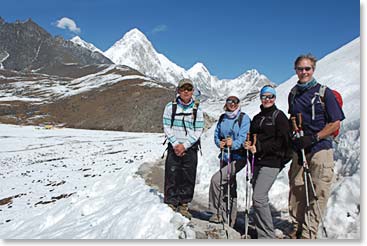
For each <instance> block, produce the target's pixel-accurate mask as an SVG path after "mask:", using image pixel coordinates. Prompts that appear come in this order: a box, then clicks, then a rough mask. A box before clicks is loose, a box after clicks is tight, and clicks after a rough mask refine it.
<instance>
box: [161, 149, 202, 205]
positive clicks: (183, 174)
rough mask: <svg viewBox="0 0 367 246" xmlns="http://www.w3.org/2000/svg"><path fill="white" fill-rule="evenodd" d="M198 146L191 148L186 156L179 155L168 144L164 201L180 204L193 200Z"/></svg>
mask: <svg viewBox="0 0 367 246" xmlns="http://www.w3.org/2000/svg"><path fill="white" fill-rule="evenodd" d="M197 163H198V155H197V148H189V149H188V150H186V154H185V155H184V156H181V157H179V156H177V155H176V154H175V152H174V150H173V148H172V145H171V144H169V145H168V152H167V158H166V163H165V175H164V176H165V177H164V203H167V204H172V205H174V206H179V205H182V204H185V203H189V202H191V201H192V198H193V196H194V189H195V180H196V168H197Z"/></svg>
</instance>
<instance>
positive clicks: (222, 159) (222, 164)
mask: <svg viewBox="0 0 367 246" xmlns="http://www.w3.org/2000/svg"><path fill="white" fill-rule="evenodd" d="M221 153H222V156H221V159H220V166H219V173H220V191H219V199H218V206H217V215H218V216H219V214H220V213H219V210H220V204H221V196H222V195H223V179H222V167H223V166H224V148H221ZM222 224H223V228H224V223H223V221H222Z"/></svg>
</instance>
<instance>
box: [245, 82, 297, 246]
mask: <svg viewBox="0 0 367 246" xmlns="http://www.w3.org/2000/svg"><path fill="white" fill-rule="evenodd" d="M260 99H261V106H260V108H261V112H260V113H258V114H257V115H255V116H254V118H253V120H252V121H251V126H250V132H251V134H256V136H257V141H256V143H255V145H251V142H250V141H247V142H245V149H248V150H249V151H251V153H252V154H254V155H255V162H254V163H255V164H254V176H253V190H254V193H253V196H252V201H253V208H254V211H255V226H256V231H257V235H258V238H259V239H260V238H262V239H265V238H267V239H270V238H275V233H274V225H273V219H272V216H271V212H270V205H269V195H268V193H269V190H270V188H271V187H272V185H273V184H274V181H275V179H276V178H277V175H278V173H279V172H280V171H281V169H282V168H283V167H284V164H285V163H284V154H285V150H286V148H288V147H287V146H289V140H288V139H289V135H288V134H289V131H290V130H289V124H288V119H287V116H286V115H285V114H284V113H283V112H282V111H281V110H279V109H277V107H276V106H275V100H276V92H275V89H274V88H273V87H271V86H269V85H267V86H264V87H263V88H262V89H261V91H260Z"/></svg>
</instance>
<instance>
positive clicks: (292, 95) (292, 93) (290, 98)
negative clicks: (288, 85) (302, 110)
mask: <svg viewBox="0 0 367 246" xmlns="http://www.w3.org/2000/svg"><path fill="white" fill-rule="evenodd" d="M297 90H298V89H297V85H295V86H293V88H292V89H291V91H290V92H289V95H288V104H289V113H290V114H293V105H294V98H295V97H296V95H297Z"/></svg>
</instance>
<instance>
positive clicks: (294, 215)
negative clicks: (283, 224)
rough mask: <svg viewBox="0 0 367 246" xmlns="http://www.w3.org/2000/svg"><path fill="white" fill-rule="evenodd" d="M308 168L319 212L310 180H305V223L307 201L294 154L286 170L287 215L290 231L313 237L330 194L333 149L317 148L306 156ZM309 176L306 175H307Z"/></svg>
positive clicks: (332, 179)
mask: <svg viewBox="0 0 367 246" xmlns="http://www.w3.org/2000/svg"><path fill="white" fill-rule="evenodd" d="M306 159H307V163H308V166H309V169H310V173H311V177H312V181H313V185H314V187H315V191H316V196H317V197H318V202H319V205H320V210H321V213H322V214H321V215H320V214H319V210H318V208H317V204H316V200H315V198H314V195H313V192H312V188H311V186H310V183H308V196H309V202H310V218H309V222H310V224H309V225H307V222H308V220H307V203H306V191H305V185H304V172H303V167H302V166H300V165H299V164H298V156H297V154H294V156H293V161H292V164H291V167H290V169H289V173H288V176H289V186H290V191H289V215H290V218H291V222H292V224H293V227H294V231H297V234H298V235H300V236H301V237H302V238H307V239H315V238H316V237H317V231H318V227H319V223H320V221H321V216H323V215H324V210H325V207H326V204H327V201H328V199H329V196H330V188H331V185H332V183H333V181H334V160H333V151H332V149H329V150H321V151H319V152H317V153H315V154H313V155H310V154H308V155H306ZM307 178H309V176H308V177H307Z"/></svg>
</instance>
